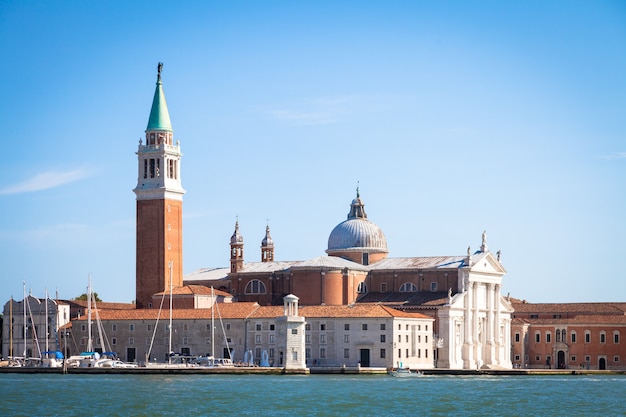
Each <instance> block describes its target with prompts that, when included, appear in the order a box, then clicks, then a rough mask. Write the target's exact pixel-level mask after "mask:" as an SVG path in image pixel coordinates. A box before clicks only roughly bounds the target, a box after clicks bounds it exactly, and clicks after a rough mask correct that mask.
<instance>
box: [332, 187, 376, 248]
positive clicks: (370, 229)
mask: <svg viewBox="0 0 626 417" xmlns="http://www.w3.org/2000/svg"><path fill="white" fill-rule="evenodd" d="M355 249H358V250H360V251H364V252H388V251H387V239H386V238H385V234H384V233H383V231H382V229H381V228H380V227H378V226H376V225H375V224H374V223H372V222H371V221H369V220H368V219H367V214H366V213H365V205H364V204H363V202H362V201H361V198H360V197H359V192H358V189H357V194H356V198H355V199H354V200H352V204H351V205H350V213H349V214H348V219H347V220H345V221H343V222H341V223H339V224H338V225H337V226H335V228H334V229H333V231H332V232H330V236H329V237H328V249H327V250H326V252H327V253H329V252H334V251H338V250H339V251H341V250H355Z"/></svg>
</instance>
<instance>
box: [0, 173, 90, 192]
mask: <svg viewBox="0 0 626 417" xmlns="http://www.w3.org/2000/svg"><path fill="white" fill-rule="evenodd" d="M88 175H89V172H88V171H87V170H86V169H84V168H78V169H74V170H72V171H65V172H59V171H49V172H43V173H41V174H37V175H35V176H34V177H32V178H29V179H26V180H24V181H22V182H19V183H17V184H13V185H9V186H7V187H4V188H2V189H0V195H6V194H20V193H31V192H34V191H42V190H48V189H50V188H56V187H60V186H62V185H65V184H68V183H71V182H75V181H79V180H82V179H83V178H86V177H87V176H88Z"/></svg>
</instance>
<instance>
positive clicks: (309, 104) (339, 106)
mask: <svg viewBox="0 0 626 417" xmlns="http://www.w3.org/2000/svg"><path fill="white" fill-rule="evenodd" d="M365 101H367V100H366V99H365V98H364V97H362V96H358V95H345V96H330V97H317V98H314V99H310V100H307V101H305V102H304V103H300V104H295V105H290V106H289V107H280V108H274V109H270V110H267V112H268V113H269V114H270V115H271V116H272V117H273V118H274V119H276V120H278V121H281V122H287V123H291V124H296V125H306V126H311V125H327V124H332V123H337V122H338V121H340V119H341V118H342V117H344V116H345V115H347V114H350V113H353V112H354V111H355V109H356V107H358V106H361V107H362V106H363V104H364V102H365Z"/></svg>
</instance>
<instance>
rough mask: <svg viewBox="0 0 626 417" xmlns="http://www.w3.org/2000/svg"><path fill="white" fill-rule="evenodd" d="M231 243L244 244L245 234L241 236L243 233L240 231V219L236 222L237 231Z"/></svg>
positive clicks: (231, 238)
mask: <svg viewBox="0 0 626 417" xmlns="http://www.w3.org/2000/svg"><path fill="white" fill-rule="evenodd" d="M230 244H231V245H238V244H243V236H241V233H239V220H237V222H236V223H235V232H234V233H233V235H232V236H231V237H230Z"/></svg>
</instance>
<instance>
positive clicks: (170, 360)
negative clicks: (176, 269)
mask: <svg viewBox="0 0 626 417" xmlns="http://www.w3.org/2000/svg"><path fill="white" fill-rule="evenodd" d="M172 263H173V261H170V262H169V266H170V337H169V341H170V350H169V354H168V363H172Z"/></svg>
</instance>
